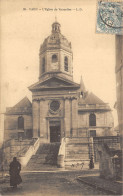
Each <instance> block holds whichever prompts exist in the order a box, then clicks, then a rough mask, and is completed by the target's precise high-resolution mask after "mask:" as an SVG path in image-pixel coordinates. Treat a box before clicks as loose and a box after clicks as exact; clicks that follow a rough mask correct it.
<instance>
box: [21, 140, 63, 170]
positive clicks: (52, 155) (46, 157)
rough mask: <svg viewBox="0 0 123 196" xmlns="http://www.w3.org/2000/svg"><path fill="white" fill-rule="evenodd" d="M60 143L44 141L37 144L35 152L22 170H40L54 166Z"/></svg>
mask: <svg viewBox="0 0 123 196" xmlns="http://www.w3.org/2000/svg"><path fill="white" fill-rule="evenodd" d="M59 147H60V143H45V144H41V145H40V146H39V149H38V150H37V152H36V154H35V155H33V156H32V157H31V159H30V161H29V162H28V164H27V166H26V167H25V168H24V170H31V171H38V170H39V171H40V170H43V168H44V169H47V168H50V166H51V167H53V165H54V166H55V167H56V164H57V156H58V152H59Z"/></svg>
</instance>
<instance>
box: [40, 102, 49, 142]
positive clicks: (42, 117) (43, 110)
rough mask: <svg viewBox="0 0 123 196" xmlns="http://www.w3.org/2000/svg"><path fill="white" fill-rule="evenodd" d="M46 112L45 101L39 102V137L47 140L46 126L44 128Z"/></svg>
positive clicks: (46, 105)
mask: <svg viewBox="0 0 123 196" xmlns="http://www.w3.org/2000/svg"><path fill="white" fill-rule="evenodd" d="M47 112H48V104H47V103H46V101H45V99H41V100H40V136H41V137H42V138H45V139H47V137H48V135H47V126H46V114H47Z"/></svg>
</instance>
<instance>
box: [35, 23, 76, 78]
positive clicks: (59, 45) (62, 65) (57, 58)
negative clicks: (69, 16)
mask: <svg viewBox="0 0 123 196" xmlns="http://www.w3.org/2000/svg"><path fill="white" fill-rule="evenodd" d="M60 28H61V25H60V24H59V23H58V22H54V23H53V24H52V32H51V35H50V36H48V37H47V38H46V39H45V40H44V42H43V44H42V45H41V47H40V52H39V80H43V79H44V78H46V77H48V76H51V74H52V75H58V76H61V77H65V78H67V79H69V80H73V65H72V59H73V53H72V49H71V43H70V42H69V41H68V40H67V39H66V38H65V36H63V35H62V34H61V29H60Z"/></svg>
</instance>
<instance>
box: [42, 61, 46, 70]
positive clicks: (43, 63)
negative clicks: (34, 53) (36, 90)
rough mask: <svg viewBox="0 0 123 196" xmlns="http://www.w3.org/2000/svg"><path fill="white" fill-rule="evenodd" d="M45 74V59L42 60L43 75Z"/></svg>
mask: <svg viewBox="0 0 123 196" xmlns="http://www.w3.org/2000/svg"><path fill="white" fill-rule="evenodd" d="M44 72H45V58H43V59H42V73H44Z"/></svg>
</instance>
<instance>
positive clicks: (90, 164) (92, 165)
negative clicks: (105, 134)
mask: <svg viewBox="0 0 123 196" xmlns="http://www.w3.org/2000/svg"><path fill="white" fill-rule="evenodd" d="M89 168H90V169H93V168H94V161H93V155H91V159H90V163H89Z"/></svg>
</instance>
